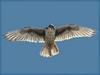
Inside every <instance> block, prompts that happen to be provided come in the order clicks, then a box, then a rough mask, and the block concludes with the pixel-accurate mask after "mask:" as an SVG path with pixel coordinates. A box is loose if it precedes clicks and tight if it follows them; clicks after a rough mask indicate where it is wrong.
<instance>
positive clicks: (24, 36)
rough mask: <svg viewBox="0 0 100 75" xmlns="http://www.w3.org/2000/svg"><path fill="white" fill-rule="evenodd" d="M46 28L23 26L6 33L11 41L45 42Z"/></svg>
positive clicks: (6, 36)
mask: <svg viewBox="0 0 100 75" xmlns="http://www.w3.org/2000/svg"><path fill="white" fill-rule="evenodd" d="M44 35H45V31H44V29H32V28H27V27H25V28H22V29H19V30H16V31H11V32H8V33H6V34H5V38H7V39H8V40H10V41H28V42H44V40H43V37H44Z"/></svg>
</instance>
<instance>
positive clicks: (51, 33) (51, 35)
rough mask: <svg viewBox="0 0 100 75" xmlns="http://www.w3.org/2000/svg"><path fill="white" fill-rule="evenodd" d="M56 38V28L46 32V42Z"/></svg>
mask: <svg viewBox="0 0 100 75" xmlns="http://www.w3.org/2000/svg"><path fill="white" fill-rule="evenodd" d="M54 40H55V31H54V30H52V31H49V30H47V31H46V32H45V41H46V42H54Z"/></svg>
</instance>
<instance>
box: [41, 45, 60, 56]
mask: <svg viewBox="0 0 100 75" xmlns="http://www.w3.org/2000/svg"><path fill="white" fill-rule="evenodd" d="M57 54H59V50H58V48H57V46H56V44H55V43H54V44H52V45H50V46H49V45H48V44H44V46H43V48H42V50H41V52H40V55H41V56H43V57H52V56H55V55H57Z"/></svg>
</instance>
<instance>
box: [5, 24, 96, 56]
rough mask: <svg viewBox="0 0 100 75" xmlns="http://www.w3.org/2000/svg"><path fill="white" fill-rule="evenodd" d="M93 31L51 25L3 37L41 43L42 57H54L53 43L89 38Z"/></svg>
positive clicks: (70, 25) (75, 26)
mask: <svg viewBox="0 0 100 75" xmlns="http://www.w3.org/2000/svg"><path fill="white" fill-rule="evenodd" d="M94 32H95V30H93V29H90V28H86V27H81V26H77V25H75V24H69V25H65V26H62V27H59V28H55V27H54V26H53V25H52V24H50V25H49V26H48V27H46V28H44V29H39V28H34V29H33V28H27V27H26V28H23V29H19V30H16V31H11V32H8V33H6V34H5V37H6V38H7V39H8V40H11V41H28V42H38V41H39V42H43V43H44V46H43V48H42V50H41V51H40V55H41V56H43V57H51V56H55V55H57V54H58V53H59V49H58V47H57V45H56V42H55V41H63V40H69V39H72V38H77V37H91V36H92V35H93V34H94Z"/></svg>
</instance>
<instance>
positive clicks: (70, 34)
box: [55, 24, 95, 41]
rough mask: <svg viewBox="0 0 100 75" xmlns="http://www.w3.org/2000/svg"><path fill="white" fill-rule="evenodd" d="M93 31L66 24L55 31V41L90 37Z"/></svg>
mask: <svg viewBox="0 0 100 75" xmlns="http://www.w3.org/2000/svg"><path fill="white" fill-rule="evenodd" d="M94 32H95V30H93V29H90V28H86V27H81V26H78V25H75V24H68V25H65V26H63V27H60V28H57V29H56V39H55V41H63V40H69V39H72V38H78V37H91V36H92V35H93V34H94Z"/></svg>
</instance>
